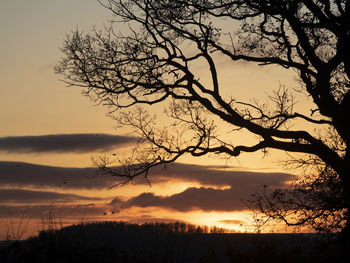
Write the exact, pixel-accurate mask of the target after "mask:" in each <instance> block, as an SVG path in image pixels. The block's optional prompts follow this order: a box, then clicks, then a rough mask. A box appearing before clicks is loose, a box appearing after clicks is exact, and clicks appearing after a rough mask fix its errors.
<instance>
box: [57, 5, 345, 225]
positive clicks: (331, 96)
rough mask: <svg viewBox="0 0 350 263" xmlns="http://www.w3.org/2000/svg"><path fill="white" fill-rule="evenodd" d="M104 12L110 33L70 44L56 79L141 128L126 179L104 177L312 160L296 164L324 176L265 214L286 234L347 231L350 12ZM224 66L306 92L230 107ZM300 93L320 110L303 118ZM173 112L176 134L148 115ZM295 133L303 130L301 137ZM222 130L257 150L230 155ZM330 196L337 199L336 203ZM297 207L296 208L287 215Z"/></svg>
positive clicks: (158, 8) (244, 8)
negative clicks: (246, 160) (323, 227)
mask: <svg viewBox="0 0 350 263" xmlns="http://www.w3.org/2000/svg"><path fill="white" fill-rule="evenodd" d="M101 4H102V5H103V6H104V7H106V8H107V9H109V10H110V11H111V12H112V13H113V21H112V23H111V25H110V26H106V27H105V30H102V31H98V30H94V31H93V33H90V34H84V33H83V32H79V31H75V32H73V33H72V34H71V35H69V36H68V37H67V39H66V41H65V43H64V47H63V49H62V51H63V53H64V57H63V58H62V60H61V61H60V63H59V64H58V65H57V67H56V72H58V73H60V74H62V75H63V76H64V77H65V81H66V82H67V83H68V84H69V85H73V86H79V87H81V88H82V89H83V92H84V94H85V95H86V96H89V97H91V99H92V100H94V101H95V102H98V103H101V104H104V105H108V106H110V109H111V111H112V112H113V117H114V118H115V119H116V120H117V121H118V123H119V124H120V125H121V126H129V127H131V128H133V130H134V131H135V132H136V133H137V134H138V136H139V137H140V138H141V140H142V141H141V143H140V144H139V145H138V147H137V148H136V149H135V151H134V152H133V154H132V156H130V157H128V158H126V159H124V160H122V163H121V166H120V167H119V168H118V169H115V168H111V167H109V166H108V165H109V159H108V158H106V157H103V158H101V159H100V160H97V164H98V165H99V167H100V169H101V170H102V171H104V172H106V173H108V174H111V175H115V176H119V177H121V178H123V179H124V181H123V182H127V181H128V180H131V179H132V178H134V177H135V176H139V175H143V176H145V177H146V178H147V175H148V171H149V169H150V168H152V167H153V166H156V165H160V164H166V163H171V162H174V161H176V160H177V159H178V158H179V157H180V156H183V155H185V154H190V155H192V156H202V155H206V154H209V153H215V154H222V155H226V156H238V155H239V154H241V153H242V152H256V151H260V150H261V151H263V152H266V151H268V150H269V149H278V150H283V151H287V152H289V153H302V154H304V155H303V157H302V158H300V159H295V163H296V164H298V165H301V166H313V167H316V168H317V171H318V173H313V174H312V176H309V177H307V179H305V180H304V181H303V182H301V183H300V184H298V185H297V186H296V190H295V192H293V191H294V190H288V191H289V192H288V193H287V192H284V191H282V190H281V191H280V192H270V193H268V191H264V193H263V194H261V195H259V198H258V199H257V200H258V201H257V202H258V204H259V205H260V208H261V210H262V211H263V212H266V213H268V214H269V215H270V216H272V217H279V218H280V219H283V220H284V221H286V222H287V223H289V219H290V216H291V214H290V212H291V211H293V213H294V212H296V215H297V218H298V219H301V220H300V221H297V222H292V224H296V223H297V224H304V223H306V222H312V220H314V221H315V220H316V218H319V219H322V216H324V214H325V213H328V212H330V214H332V213H333V214H332V215H333V216H334V218H335V219H337V220H336V222H337V224H338V226H340V228H342V229H343V228H344V229H348V228H349V203H350V201H349V195H350V183H349V170H350V165H349V164H350V157H349V149H348V144H349V141H350V131H349V129H350V125H348V121H349V119H350V118H349V117H350V105H349V102H348V101H349V96H350V95H349V92H348V89H349V87H350V82H349V78H350V55H349V48H348V47H349V46H350V2H349V1H346V0H215V1H214V0H189V1H187V0H186V1H184V0H141V1H139V0H125V1H124V0H106V1H103V2H102V1H101ZM118 25H122V26H121V27H120V28H119V29H118ZM118 30H119V31H118ZM218 58H220V59H222V58H225V59H227V60H230V61H231V62H239V61H246V62H249V63H255V64H258V65H260V66H268V65H277V66H279V67H283V68H286V69H290V70H294V71H295V72H296V73H297V76H298V80H299V83H300V89H299V90H297V91H289V90H287V89H286V88H283V87H280V88H279V89H278V90H276V91H274V92H273V93H272V95H271V96H270V97H269V98H270V104H261V103H259V102H258V101H257V100H256V101H250V102H243V101H239V100H237V99H235V98H234V96H237V94H235V87H234V86H233V87H231V88H230V90H229V91H230V92H231V94H232V95H231V97H230V96H227V95H225V94H227V89H226V92H225V93H224V92H223V88H222V84H221V82H220V74H218ZM198 65H201V67H206V70H207V72H208V76H210V81H209V82H206V81H204V80H201V79H200V76H199V75H198V71H197V70H196V66H197V67H198ZM294 92H300V93H304V94H306V95H307V96H309V97H311V98H312V101H313V106H312V108H309V109H306V110H305V112H303V111H301V112H300V111H299V112H298V111H296V109H295V107H294V104H295V103H294V100H293V98H294V95H293V94H294ZM163 102H165V103H167V105H168V108H167V111H166V114H167V116H168V117H170V118H172V119H173V120H174V122H173V124H172V125H169V126H168V127H162V126H161V125H159V121H157V119H156V117H154V116H152V115H151V114H150V113H149V112H148V111H146V110H145V107H141V106H142V105H145V106H148V105H156V104H161V103H163ZM129 108H130V110H129ZM295 123H303V125H304V127H305V129H293V127H295V126H293V125H294V124H295ZM222 125H226V127H230V132H229V134H228V135H229V136H230V137H231V138H234V137H235V134H236V133H237V131H240V130H242V129H244V130H245V131H248V132H250V133H251V134H254V135H256V136H257V137H258V138H259V139H258V140H257V142H256V143H255V144H253V145H249V144H248V143H247V144H244V143H242V144H237V143H232V142H231V141H230V140H228V139H227V138H228V135H227V136H226V137H222V136H221V135H220V133H219V132H218V131H219V130H220V129H219V127H222ZM313 128H315V129H317V130H318V131H320V132H319V133H315V132H313ZM330 193H337V195H336V196H334V195H331V196H332V198H330V199H328V197H327V195H328V196H329V195H330ZM263 197H264V198H263ZM333 197H334V198H333ZM293 198H295V199H293ZM304 198H306V199H307V200H308V201H305V200H304ZM310 198H315V202H312V200H313V199H310ZM299 199H300V200H299ZM334 199H336V200H337V201H336V204H334ZM263 200H265V201H263ZM293 200H294V201H295V200H299V201H300V203H298V202H296V201H295V202H294V201H293ZM310 200H311V201H310ZM275 201H276V202H275ZM288 201H290V202H291V203H292V204H294V205H290V206H289V207H287V205H286V204H288ZM324 202H325V203H324ZM321 203H322V205H321ZM275 204H276V205H275ZM283 205H284V206H283ZM303 209H304V210H303ZM282 211H289V213H287V214H285V213H282ZM298 211H299V212H298ZM303 211H304V212H305V213H303ZM293 215H294V214H293ZM330 216H331V215H330ZM338 217H339V218H340V219H339V218H338ZM338 219H339V220H338ZM310 220H311V221H310ZM316 221H317V220H316ZM339 223H340V224H339ZM316 228H317V227H316Z"/></svg>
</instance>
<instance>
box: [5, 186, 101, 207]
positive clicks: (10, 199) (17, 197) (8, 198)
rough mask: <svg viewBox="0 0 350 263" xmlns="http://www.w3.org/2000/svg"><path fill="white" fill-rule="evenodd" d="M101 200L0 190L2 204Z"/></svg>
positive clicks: (46, 192) (44, 192)
mask: <svg viewBox="0 0 350 263" xmlns="http://www.w3.org/2000/svg"><path fill="white" fill-rule="evenodd" d="M98 200H101V199H100V198H95V197H93V198H92V197H85V196H80V195H75V194H62V193H56V192H51V191H33V190H24V189H0V203H3V204H4V203H22V204H23V203H30V204H34V203H44V204H45V203H47V204H50V203H52V202H54V203H66V202H76V201H98Z"/></svg>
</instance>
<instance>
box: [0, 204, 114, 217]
mask: <svg viewBox="0 0 350 263" xmlns="http://www.w3.org/2000/svg"><path fill="white" fill-rule="evenodd" d="M106 209H108V207H107V206H97V205H95V204H59V205H58V204H55V205H51V204H50V205H48V204H38V205H29V204H27V205H17V206H13V205H7V204H4V205H2V204H0V218H8V217H9V216H10V217H11V218H20V217H22V216H24V217H25V218H30V219H31V218H36V219H41V216H43V215H45V214H46V215H48V214H50V213H51V216H53V217H55V218H53V219H52V220H57V219H61V218H63V219H64V220H68V219H69V218H74V217H75V218H77V219H79V220H80V219H91V218H92V217H94V216H95V217H101V216H103V213H104V212H105V211H106Z"/></svg>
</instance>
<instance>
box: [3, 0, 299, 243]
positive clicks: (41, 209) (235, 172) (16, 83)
mask: <svg viewBox="0 0 350 263" xmlns="http://www.w3.org/2000/svg"><path fill="white" fill-rule="evenodd" d="M108 18H109V14H108V12H107V10H105V9H104V8H102V7H101V6H100V5H99V4H98V3H97V1H96V0H74V1H72V0H60V1H47V0H35V1H26V0H16V1H1V3H0V25H1V26H0V35H1V42H0V54H1V60H0V78H1V83H0V89H1V96H0V123H1V126H0V222H2V224H3V227H5V228H6V224H8V215H9V211H11V214H12V215H13V217H16V216H20V215H21V214H23V212H25V213H26V215H30V216H31V217H33V218H34V219H35V218H36V219H39V218H40V214H42V213H45V211H47V210H48V209H49V208H50V207H51V208H52V207H56V206H57V211H60V213H61V214H62V215H63V216H64V217H65V218H66V220H68V219H71V218H74V220H78V221H79V220H81V218H91V219H93V218H95V219H96V218H98V219H101V218H102V219H103V218H106V216H110V218H114V219H119V220H131V221H138V222H142V221H147V220H148V221H151V220H173V219H175V220H185V221H188V222H190V223H195V224H208V225H214V224H215V225H218V226H220V227H227V228H231V229H235V230H239V231H246V230H248V229H250V228H251V225H250V224H251V222H249V221H250V219H249V215H248V214H246V213H245V212H244V210H245V209H246V208H245V207H244V205H243V203H242V201H241V199H242V198H244V197H245V196H247V195H249V194H250V193H252V191H255V190H257V189H258V188H259V187H261V186H262V185H263V184H271V185H273V186H276V187H278V186H284V185H285V183H286V182H287V181H289V180H291V179H292V177H291V176H290V175H288V174H287V172H286V171H284V170H283V169H282V168H281V166H280V163H278V161H281V160H283V158H285V155H284V153H281V152H277V151H272V152H271V155H270V156H268V157H265V158H262V157H263V155H262V154H261V153H254V154H243V155H242V156H240V157H239V158H235V159H230V160H229V161H227V160H225V159H218V158H214V157H213V156H205V157H203V158H199V159H194V158H189V157H185V158H182V159H180V163H179V164H178V165H175V166H174V167H170V168H169V169H167V170H164V171H163V170H159V169H158V170H157V171H155V172H153V174H151V177H150V179H151V182H152V187H151V188H150V187H149V186H148V184H147V183H146V182H145V181H137V182H135V184H134V185H127V186H124V187H119V188H115V189H112V190H106V189H107V188H108V187H109V186H110V185H112V184H113V182H114V181H113V178H110V177H103V176H99V175H98V176H95V177H92V178H90V177H89V176H87V174H88V175H91V174H92V173H94V172H93V171H91V170H89V169H87V168H86V167H91V166H92V162H91V157H92V156H96V155H98V154H111V153H116V154H121V153H124V152H126V151H127V150H128V149H130V146H131V145H132V144H133V140H132V139H130V138H129V137H128V136H129V135H130V134H128V131H127V130H116V129H115V128H114V126H115V123H114V122H113V120H111V119H110V118H108V117H106V116H105V115H106V113H107V109H106V108H103V107H101V106H99V107H97V106H94V105H93V103H92V102H91V101H89V99H87V98H85V97H83V96H82V95H81V91H80V90H79V88H72V87H66V85H65V84H64V83H62V82H60V81H59V78H60V76H58V75H55V74H54V70H53V66H54V65H55V64H56V63H57V62H58V60H59V58H60V57H61V56H62V54H61V52H60V50H59V48H60V47H61V46H62V44H63V40H64V38H65V35H66V34H67V33H69V32H70V31H71V30H74V29H76V28H77V27H78V28H80V29H84V30H85V31H86V32H88V31H89V29H90V28H91V25H94V24H96V25H102V23H105V22H106V21H107V20H108ZM220 63H221V64H220V76H221V83H222V85H223V86H224V87H227V88H226V89H225V90H224V93H225V94H227V95H230V94H234V96H235V97H237V98H240V99H242V100H249V99H250V98H251V97H252V95H254V96H255V97H258V98H259V99H262V100H265V99H266V91H269V90H271V88H273V89H276V88H278V86H279V84H280V83H283V84H285V85H287V86H291V87H293V86H296V83H295V82H294V72H289V71H287V70H282V69H276V68H275V67H269V68H261V67H257V66H254V65H249V64H245V63H238V64H228V63H227V62H226V61H221V62H220ZM201 70H202V69H200V68H199V69H198V72H199V73H200V72H201ZM203 78H204V79H205V75H204V76H203ZM233 88H234V89H233ZM157 111H161V109H158V108H157ZM50 135H51V136H50ZM64 135H66V136H64ZM96 135H97V136H96ZM84 136H85V137H84ZM86 136H87V137H86ZM130 136H131V135H130ZM84 138H85V139H84ZM86 138H87V139H86ZM244 138H246V140H248V141H249V140H252V137H251V136H248V135H245V134H244V133H242V134H241V135H240V138H239V139H240V140H242V139H244ZM65 143H67V144H68V145H66V146H65ZM276 173H284V175H281V174H276ZM112 211H114V212H115V213H114V214H112ZM105 212H107V215H106V216H104V215H103V213H105ZM1 220H2V221H1ZM0 231H1V228H0ZM0 238H1V236H0Z"/></svg>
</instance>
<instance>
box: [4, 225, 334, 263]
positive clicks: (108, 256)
mask: <svg viewBox="0 0 350 263" xmlns="http://www.w3.org/2000/svg"><path fill="white" fill-rule="evenodd" d="M207 230H208V229H206V228H201V227H197V226H194V225H190V224H185V223H171V224H165V223H154V224H143V225H137V224H127V223H123V222H104V223H91V224H80V225H73V226H69V227H65V228H62V229H60V230H56V231H43V232H41V233H40V234H39V235H38V236H37V237H33V238H30V239H28V240H25V241H16V242H8V243H6V242H5V243H3V244H2V245H1V247H0V262H2V263H8V262H11V263H12V262H38V263H40V262H45V263H47V262H50V263H52V262H84V263H88V262H126V263H128V262H130V263H133V262H135V263H137V262H150V263H157V262H162V263H164V262H191V263H192V262H238V263H240V262H243V263H244V262H254V263H256V262H259V263H260V262H281V263H287V262H298V263H301V262H310V263H311V262H312V263H314V262H341V260H340V253H339V252H338V251H337V246H336V244H335V243H334V241H332V238H331V237H328V238H327V237H325V236H320V235H302V234H225V233H220V232H221V230H220V229H218V231H217V232H216V233H206V232H208V231H207Z"/></svg>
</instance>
